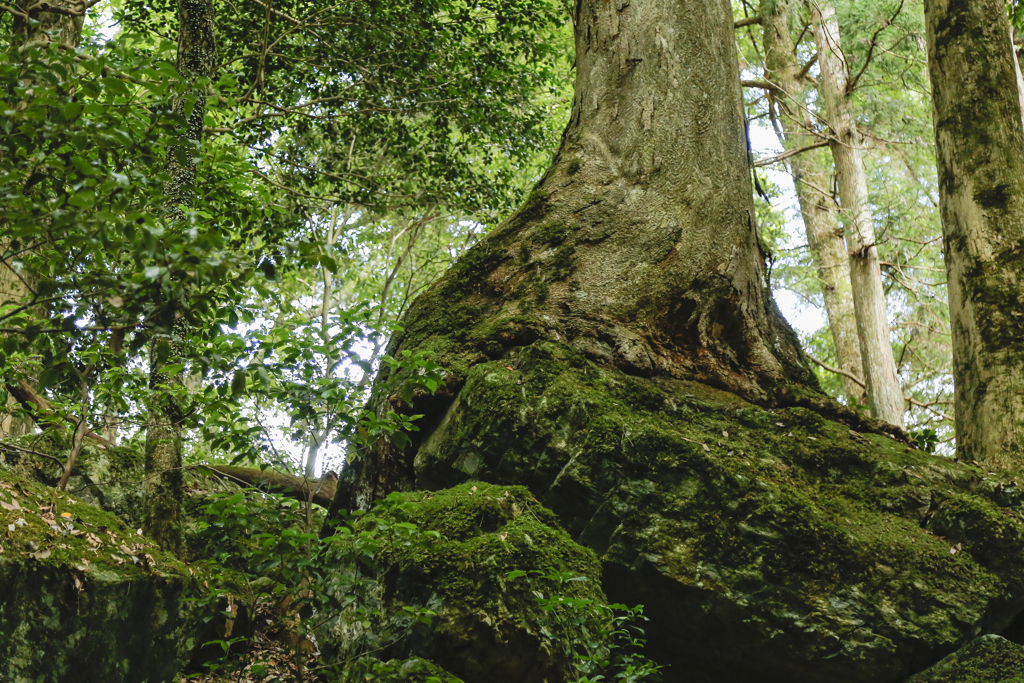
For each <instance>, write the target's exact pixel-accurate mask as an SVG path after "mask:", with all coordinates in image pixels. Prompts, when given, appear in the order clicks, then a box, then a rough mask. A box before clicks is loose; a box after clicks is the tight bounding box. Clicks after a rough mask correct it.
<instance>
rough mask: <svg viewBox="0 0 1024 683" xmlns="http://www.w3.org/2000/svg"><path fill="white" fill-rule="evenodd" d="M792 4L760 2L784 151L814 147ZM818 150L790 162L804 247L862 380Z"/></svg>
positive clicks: (848, 365) (841, 250) (850, 392)
mask: <svg viewBox="0 0 1024 683" xmlns="http://www.w3.org/2000/svg"><path fill="white" fill-rule="evenodd" d="M791 11H792V9H791V3H789V2H785V1H781V2H762V3H761V17H762V20H763V21H762V24H761V26H762V28H763V30H764V52H765V56H764V63H765V78H766V80H768V81H769V82H770V83H771V84H772V85H774V86H776V89H775V90H772V91H770V92H769V96H770V97H771V98H772V99H773V100H774V101H775V103H777V105H778V108H779V114H780V115H779V122H780V124H781V126H782V133H783V135H782V136H780V141H781V142H782V143H783V145H784V146H785V147H786V149H788V150H792V149H800V148H802V147H806V146H808V145H811V144H813V143H815V142H817V140H818V138H817V136H816V135H815V134H814V133H813V130H814V127H813V123H814V122H813V119H812V117H811V115H810V113H809V112H808V110H807V105H806V104H805V102H806V100H807V98H806V94H807V87H808V86H807V84H806V83H805V82H804V81H802V80H801V79H800V64H799V63H798V62H797V59H796V56H795V54H794V49H793V36H792V33H791V32H790V27H789V16H790V14H791ZM823 154H824V153H823V152H821V151H820V150H809V151H807V152H803V153H801V154H799V155H797V156H793V157H790V159H789V161H788V163H789V169H790V171H791V172H792V174H793V185H794V186H795V188H796V196H797V200H798V201H799V202H800V213H801V215H802V216H803V220H804V231H805V233H806V235H807V246H808V248H809V249H810V251H811V256H812V257H813V258H814V265H815V267H816V268H817V273H818V281H819V282H820V283H821V290H822V295H823V297H824V300H825V313H826V314H827V315H828V325H829V330H830V331H831V333H832V342H833V344H834V345H835V350H836V359H837V361H838V365H839V368H840V369H841V370H845V371H846V372H848V373H850V374H851V375H854V376H856V377H863V376H864V375H863V372H864V369H863V364H862V361H861V355H860V339H859V336H858V335H857V317H856V314H855V313H854V308H853V289H852V286H851V284H850V258H849V256H848V254H847V252H846V246H845V244H844V243H843V231H842V229H841V228H840V226H839V219H838V217H837V215H836V211H835V205H834V201H833V199H832V196H831V195H830V194H826V193H825V188H827V187H829V186H830V185H831V184H832V183H831V178H832V174H831V173H830V169H829V166H830V164H828V160H827V159H825V158H823ZM842 382H843V391H844V392H845V393H846V395H847V396H848V397H849V398H851V399H853V400H854V401H855V402H857V403H861V404H863V403H864V402H865V401H866V397H865V395H864V387H863V386H861V385H860V384H858V383H857V382H855V381H854V380H852V379H850V378H849V377H842Z"/></svg>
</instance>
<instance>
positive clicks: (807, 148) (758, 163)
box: [754, 140, 829, 168]
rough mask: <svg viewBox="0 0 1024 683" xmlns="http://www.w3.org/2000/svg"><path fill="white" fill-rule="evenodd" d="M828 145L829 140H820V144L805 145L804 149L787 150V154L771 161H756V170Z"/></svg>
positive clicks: (784, 153)
mask: <svg viewBox="0 0 1024 683" xmlns="http://www.w3.org/2000/svg"><path fill="white" fill-rule="evenodd" d="M828 144H829V141H828V140H819V141H818V142H815V143H813V144H810V145H805V146H803V147H797V148H795V149H790V150H786V151H785V152H783V153H782V154H780V155H779V156H777V157H772V158H771V159H762V160H761V161H755V162H754V168H763V167H764V166H771V165H772V164H777V163H779V162H780V161H785V160H786V159H788V158H790V157H794V156H796V155H797V154H801V153H803V152H809V151H810V150H812V149H818V148H819V147H827V146H828Z"/></svg>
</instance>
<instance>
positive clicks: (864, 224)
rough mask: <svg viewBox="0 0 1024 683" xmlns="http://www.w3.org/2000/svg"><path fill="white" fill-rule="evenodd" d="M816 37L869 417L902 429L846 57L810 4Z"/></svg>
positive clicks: (833, 27) (831, 14)
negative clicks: (871, 416)
mask: <svg viewBox="0 0 1024 683" xmlns="http://www.w3.org/2000/svg"><path fill="white" fill-rule="evenodd" d="M812 12H813V15H814V32H815V38H816V41H817V43H818V64H819V67H820V69H821V89H820V92H821V95H822V99H823V100H824V102H825V111H826V112H827V117H828V123H829V127H830V128H831V129H832V134H833V137H832V140H831V144H830V146H831V148H832V158H833V159H834V160H835V165H836V179H837V181H838V185H839V201H840V204H841V205H842V216H843V224H844V236H845V238H846V246H847V250H848V252H849V254H850V277H851V282H852V284H853V305H854V310H855V311H856V315H857V332H858V334H859V336H860V350H861V358H862V360H863V364H864V381H865V384H866V385H867V395H868V405H869V406H870V408H871V414H872V415H873V416H874V417H877V418H878V419H880V420H884V421H886V422H888V423H890V424H893V425H896V426H898V427H902V426H903V413H904V410H905V407H906V406H905V404H904V398H903V390H902V389H901V388H900V384H899V379H898V378H897V376H896V361H895V360H894V359H893V355H892V343H891V341H890V338H889V320H888V318H887V317H886V304H885V290H884V289H883V288H882V271H881V266H880V265H879V260H878V247H876V246H875V229H874V222H873V219H872V216H871V205H870V203H869V200H868V184H867V172H866V171H865V169H864V158H863V156H862V154H861V146H862V144H863V143H862V140H861V136H860V132H859V131H858V130H857V124H856V122H855V120H854V116H853V107H852V102H851V101H850V97H849V93H848V92H847V87H848V75H847V67H846V58H845V56H844V55H843V51H842V47H841V45H840V40H839V24H838V23H837V22H836V19H835V10H834V9H833V8H832V7H831V6H830V5H828V4H827V3H825V2H822V3H819V4H816V5H814V7H813V9H812Z"/></svg>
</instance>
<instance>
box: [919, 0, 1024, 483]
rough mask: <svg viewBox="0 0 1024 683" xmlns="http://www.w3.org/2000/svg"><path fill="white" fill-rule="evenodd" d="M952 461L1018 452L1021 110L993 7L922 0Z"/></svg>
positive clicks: (1023, 441)
mask: <svg viewBox="0 0 1024 683" xmlns="http://www.w3.org/2000/svg"><path fill="white" fill-rule="evenodd" d="M925 21H926V25H927V36H928V62H929V70H930V72H931V80H932V94H933V97H932V102H933V105H932V106H933V117H934V122H935V142H936V151H937V162H938V171H939V197H940V209H941V213H942V232H943V246H944V249H945V256H946V272H947V274H948V278H949V309H950V318H951V323H952V333H953V379H954V383H955V388H956V439H957V456H958V457H959V458H960V459H962V460H977V461H979V462H982V463H984V464H985V465H986V466H987V467H993V468H995V467H1011V466H1012V467H1019V466H1020V464H1021V449H1022V447H1024V313H1022V311H1024V277H1022V265H1021V264H1022V258H1024V255H1022V249H1024V105H1022V102H1021V92H1020V89H1019V87H1018V85H1017V83H1018V79H1017V74H1016V68H1015V65H1014V55H1013V46H1012V43H1011V41H1010V39H1009V36H1010V30H1009V28H1010V27H1009V22H1008V19H1007V16H1006V9H1005V6H1004V3H1003V2H1001V1H1000V0H978V2H971V3H966V2H949V0H927V1H926V2H925Z"/></svg>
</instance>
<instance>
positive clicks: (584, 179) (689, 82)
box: [339, 0, 816, 507]
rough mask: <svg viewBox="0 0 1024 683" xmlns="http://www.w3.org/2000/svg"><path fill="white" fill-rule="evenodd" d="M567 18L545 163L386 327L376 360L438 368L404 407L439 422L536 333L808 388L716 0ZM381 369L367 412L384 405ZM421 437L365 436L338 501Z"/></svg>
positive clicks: (691, 368) (786, 390)
mask: <svg viewBox="0 0 1024 683" xmlns="http://www.w3.org/2000/svg"><path fill="white" fill-rule="evenodd" d="M574 26H575V27H576V33H575V39H576V40H575V42H576V71H575V73H576V89H575V96H574V99H573V108H572V113H571V116H570V120H569V123H568V125H567V127H566V130H565V132H564V133H563V137H562V143H561V146H560V148H559V150H558V152H557V154H556V155H555V158H554V160H553V162H552V165H551V167H550V169H549V170H548V172H547V173H546V175H545V176H544V178H543V179H542V180H541V181H540V182H539V183H538V185H537V187H536V189H535V190H534V191H533V192H532V193H531V195H530V196H529V198H528V199H527V200H526V202H525V203H524V205H523V206H522V207H521V208H520V209H519V210H518V211H517V212H516V213H515V214H514V215H513V216H511V217H510V218H509V219H508V220H507V221H506V222H505V223H504V224H503V225H502V226H501V227H499V228H498V229H497V230H495V231H494V232H493V233H491V234H490V235H489V236H488V237H487V238H486V239H485V240H483V241H482V242H481V243H480V244H478V245H477V246H475V247H474V248H473V249H471V250H470V251H469V252H468V253H467V254H466V255H465V256H464V257H463V258H462V259H460V261H459V262H458V263H457V264H456V265H455V266H454V267H453V268H452V269H451V270H450V271H448V273H447V274H446V275H445V277H443V278H442V279H441V280H440V281H438V282H437V283H435V284H434V285H433V286H432V287H431V288H430V290H428V291H427V292H426V293H425V294H424V295H422V296H421V297H419V298H418V299H417V300H416V302H415V303H414V304H413V305H412V306H411V307H410V309H409V311H408V313H407V314H406V316H405V318H404V321H403V327H404V331H403V332H402V333H401V335H399V336H398V337H396V338H395V339H394V340H392V343H391V346H390V348H389V352H390V353H391V355H393V356H397V355H398V354H399V353H401V352H402V351H405V350H411V351H416V350H428V351H430V352H431V353H432V354H433V355H434V357H435V358H437V359H438V360H439V362H441V363H443V364H444V365H445V366H446V367H447V368H449V369H450V370H451V373H452V374H451V377H450V378H449V382H448V386H447V387H446V392H447V394H443V395H439V396H434V397H427V398H425V399H424V401H423V403H422V405H421V404H417V405H416V407H415V412H422V413H425V414H426V417H425V418H424V419H423V423H424V424H425V425H427V424H430V421H431V420H433V419H439V417H438V416H439V414H443V413H442V412H441V411H442V410H443V409H444V407H445V406H446V404H447V403H450V401H451V400H452V399H453V398H454V394H456V393H457V391H458V388H459V386H460V379H459V378H460V375H462V373H464V372H465V370H466V368H467V367H468V366H469V365H472V364H474V363H476V362H480V359H482V358H487V357H489V358H497V357H502V356H503V355H504V353H505V351H506V350H507V349H509V348H510V347H513V346H521V345H524V344H529V343H531V342H532V341H533V340H536V339H538V338H546V339H551V340H555V341H558V342H561V343H564V344H568V345H571V346H572V347H574V348H575V349H577V350H578V351H579V352H581V353H582V354H584V355H585V356H587V357H589V358H590V359H591V360H592V361H594V362H598V363H605V364H611V365H615V366H617V367H619V368H620V369H622V370H623V371H624V372H626V373H631V374H637V375H643V376H659V377H664V378H687V379H695V380H698V381H700V382H703V383H706V384H711V385H714V386H718V387H722V388H725V389H727V390H730V391H733V392H735V393H737V394H739V395H741V396H743V397H745V398H747V399H749V400H751V401H754V402H757V403H761V404H773V403H780V402H785V401H786V400H789V398H787V397H791V396H792V394H793V392H794V391H795V390H796V387H808V386H811V387H816V380H815V379H814V377H813V373H812V372H811V371H810V370H809V368H808V367H807V365H806V359H805V358H804V356H803V354H802V352H801V351H800V348H799V344H798V341H797V339H796V337H795V335H794V334H793V332H792V330H791V329H790V328H789V326H788V325H787V324H786V322H785V321H784V320H783V318H782V316H781V315H780V314H779V312H778V309H777V307H776V306H775V304H774V301H773V300H772V298H771V294H770V292H769V288H768V283H767V281H766V268H765V261H764V256H763V252H762V249H761V247H760V243H759V237H758V234H757V226H756V225H755V222H754V206H753V199H752V194H753V193H752V187H751V179H750V167H749V160H748V152H747V143H746V134H745V121H744V116H743V103H742V93H741V91H740V83H739V78H738V72H739V66H738V60H737V56H736V46H735V36H734V31H733V19H732V9H731V6H730V3H729V2H728V0H712V1H711V2H706V1H703V2H698V1H697V0H680V1H679V2H672V3H668V2H664V1H663V0H633V1H632V2H612V3H606V2H603V1H600V0H579V1H578V2H577V4H576V8H575V16H574ZM389 379H390V377H389V375H388V373H387V372H382V374H381V376H380V377H379V378H378V380H377V382H376V383H375V387H376V389H375V391H376V394H375V399H374V400H373V401H372V402H371V408H373V409H374V410H375V412H376V413H377V414H384V413H385V412H386V410H387V409H389V406H388V403H389V402H390V403H391V404H392V405H394V404H395V402H396V401H397V400H399V399H397V397H395V396H390V397H389V396H388V395H387V393H386V390H385V389H384V388H385V387H386V386H387V382H388V381H389ZM432 402H433V403H432ZM446 402H447V403H446ZM428 435H429V428H427V427H424V428H423V429H422V431H421V432H420V434H418V435H416V436H415V439H414V442H413V444H412V445H411V446H408V447H405V446H402V447H399V446H397V445H393V444H388V443H386V442H384V441H381V442H379V443H378V444H377V445H376V446H375V447H374V449H373V451H372V452H370V453H367V454H365V455H364V456H363V457H362V459H361V461H362V464H361V465H359V467H358V468H357V469H358V472H357V474H355V475H354V476H355V477H356V478H357V481H356V482H355V483H354V485H353V486H352V488H351V490H352V491H353V497H352V498H351V500H350V501H341V503H340V505H341V506H342V507H348V506H349V505H357V506H365V505H367V504H369V502H370V501H372V500H374V499H376V498H377V497H379V496H381V495H384V494H386V493H387V492H389V491H393V490H395V489H398V488H407V487H409V486H411V485H412V483H413V474H412V458H413V455H414V453H415V447H416V444H417V441H416V439H421V438H424V437H426V436H428ZM342 495H343V494H339V498H340V497H341V496H342Z"/></svg>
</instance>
